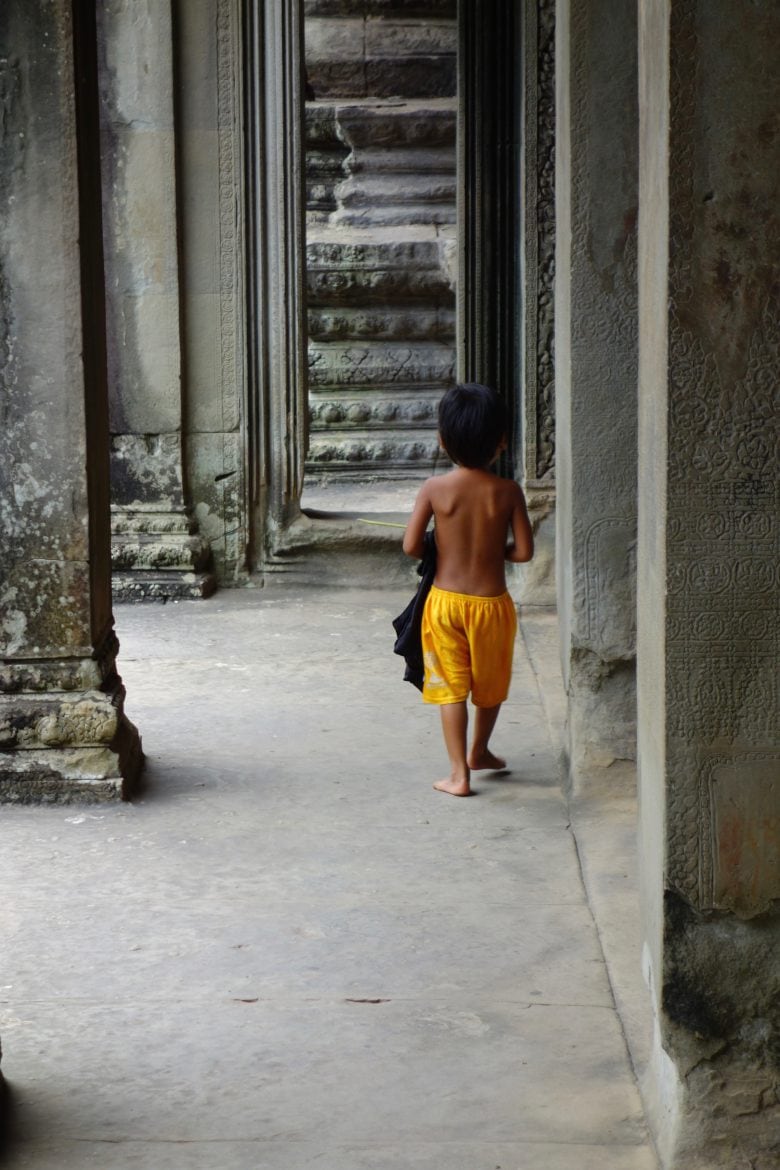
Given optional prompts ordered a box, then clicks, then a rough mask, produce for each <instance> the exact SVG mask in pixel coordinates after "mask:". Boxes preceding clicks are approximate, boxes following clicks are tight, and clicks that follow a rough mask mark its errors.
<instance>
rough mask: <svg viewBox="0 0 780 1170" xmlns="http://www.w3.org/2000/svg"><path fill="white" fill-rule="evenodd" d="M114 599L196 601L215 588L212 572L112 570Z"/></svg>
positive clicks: (209, 593) (205, 596)
mask: <svg viewBox="0 0 780 1170" xmlns="http://www.w3.org/2000/svg"><path fill="white" fill-rule="evenodd" d="M111 585H112V591H113V596H114V601H115V602H125V603H128V602H140V601H156V602H163V603H164V602H167V601H185V600H190V601H197V600H201V599H205V598H207V597H211V596H212V594H213V593H214V592H215V591H216V588H217V579H216V577H215V575H214V574H213V573H195V572H191V571H190V572H183V571H182V572H177V571H167V572H166V571H165V570H162V569H160V570H157V571H154V570H152V571H148V572H144V571H143V570H128V571H125V572H118V573H113V574H112V576H111Z"/></svg>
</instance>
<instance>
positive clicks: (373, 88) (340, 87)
mask: <svg viewBox="0 0 780 1170" xmlns="http://www.w3.org/2000/svg"><path fill="white" fill-rule="evenodd" d="M305 37H306V79H307V83H308V89H309V94H310V96H311V95H312V94H313V96H314V97H315V98H319V99H321V98H324V97H353V98H357V97H370V96H377V97H451V96H453V95H454V94H455V92H456V87H457V68H456V50H457V28H456V24H455V21H453V20H448V19H439V20H436V19H416V18H407V19H403V18H402V19H395V20H393V19H382V20H377V19H372V18H368V19H366V18H364V17H363V16H347V17H342V18H333V17H330V16H325V17H322V16H310V17H308V18H307V20H306V25H305Z"/></svg>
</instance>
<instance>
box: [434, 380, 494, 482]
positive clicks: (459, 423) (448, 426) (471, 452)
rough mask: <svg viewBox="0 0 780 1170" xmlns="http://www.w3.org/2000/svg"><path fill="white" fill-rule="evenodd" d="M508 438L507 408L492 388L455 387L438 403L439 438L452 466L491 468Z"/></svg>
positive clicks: (474, 383) (477, 386) (467, 385)
mask: <svg viewBox="0 0 780 1170" xmlns="http://www.w3.org/2000/svg"><path fill="white" fill-rule="evenodd" d="M505 438H506V409H505V407H504V403H503V401H502V400H501V399H500V398H499V396H498V394H497V393H496V391H495V390H491V389H490V387H489V386H480V385H479V384H478V383H476V382H468V383H465V384H462V385H458V386H452V387H451V388H450V389H449V390H448V391H447V393H446V394H445V395H444V397H443V398H442V400H441V402H440V403H439V439H440V440H441V445H442V447H443V448H444V450H445V451H446V452H447V454H448V455H449V457H450V459H451V460H452V461H453V463H459V464H460V466H461V467H489V466H490V464H491V463H492V462H493V460H494V459H495V457H496V453H497V452H498V450H499V448H500V447H501V445H502V443H503V441H504V439H505Z"/></svg>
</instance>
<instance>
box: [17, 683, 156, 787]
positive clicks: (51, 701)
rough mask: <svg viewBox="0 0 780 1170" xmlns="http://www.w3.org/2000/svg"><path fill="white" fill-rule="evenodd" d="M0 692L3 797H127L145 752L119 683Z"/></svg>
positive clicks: (137, 774)
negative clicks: (101, 686) (89, 687)
mask: <svg viewBox="0 0 780 1170" xmlns="http://www.w3.org/2000/svg"><path fill="white" fill-rule="evenodd" d="M112 683H113V685H112V686H111V689H110V690H105V691H102V690H86V691H60V692H52V691H43V692H36V693H30V692H27V693H17V694H4V695H0V801H4V802H8V803H19V804H53V803H63V804H66V803H71V802H74V801H99V800H116V799H120V800H129V799H130V798H131V796H132V795H133V794H134V792H135V790H136V786H137V782H138V779H139V776H140V774H141V770H142V768H143V761H144V757H143V752H142V750H141V739H140V736H139V734H138V731H137V729H136V728H135V726H134V725H133V724H132V723H131V722H130V720H129V719H128V718H127V716H126V715H125V714H124V711H123V709H122V708H123V704H124V696H125V692H124V687H123V686H122V684H121V682H119V680H118V677H117V676H114V679H113V680H112Z"/></svg>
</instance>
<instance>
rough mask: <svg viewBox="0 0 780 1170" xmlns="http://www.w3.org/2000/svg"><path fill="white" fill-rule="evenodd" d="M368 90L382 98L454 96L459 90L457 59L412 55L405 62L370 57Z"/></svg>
mask: <svg viewBox="0 0 780 1170" xmlns="http://www.w3.org/2000/svg"><path fill="white" fill-rule="evenodd" d="M366 89H367V91H368V93H370V94H373V95H376V96H377V97H382V98H391V97H415V98H441V97H451V96H452V95H453V94H454V93H455V92H456V89H457V69H456V63H455V60H454V58H449V57H410V58H407V59H406V60H403V61H389V60H382V59H380V60H370V59H369V60H367V61H366Z"/></svg>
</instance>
